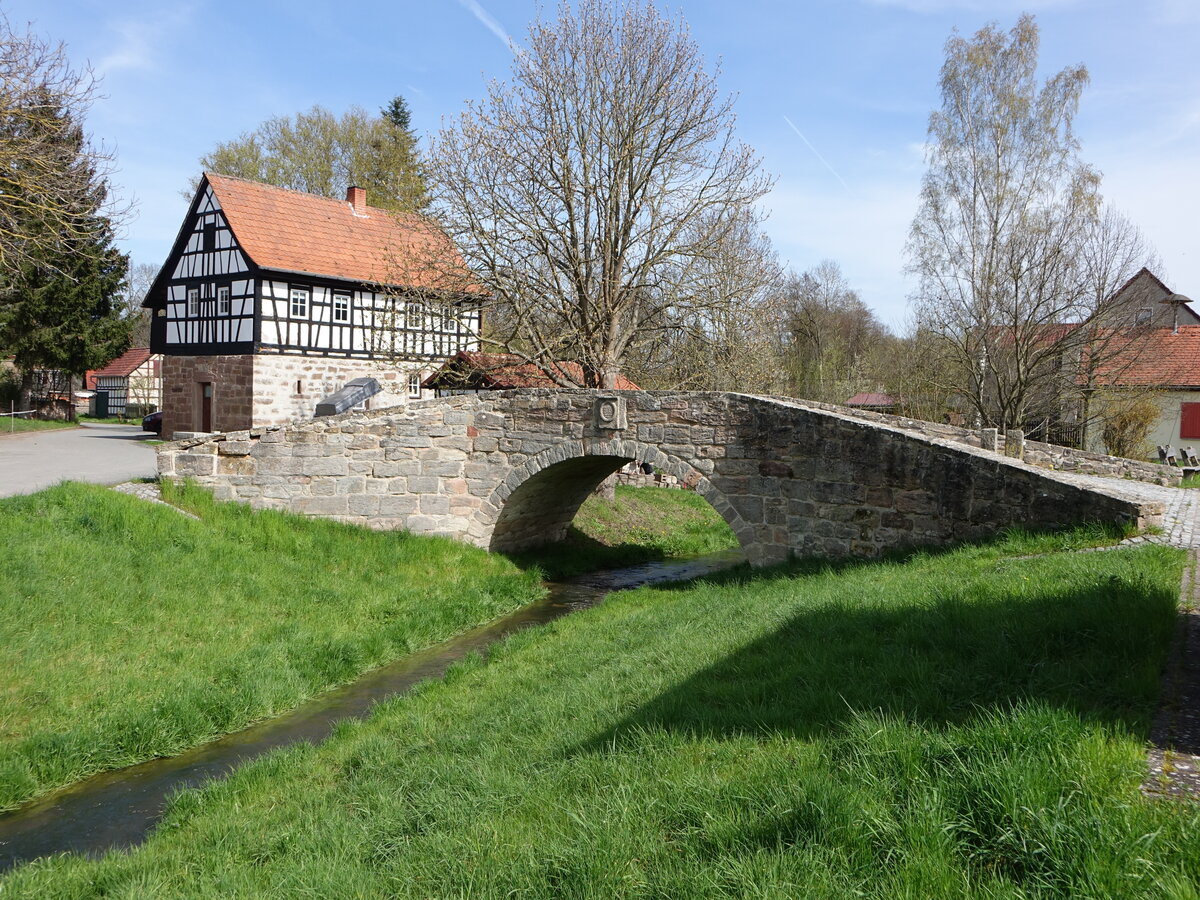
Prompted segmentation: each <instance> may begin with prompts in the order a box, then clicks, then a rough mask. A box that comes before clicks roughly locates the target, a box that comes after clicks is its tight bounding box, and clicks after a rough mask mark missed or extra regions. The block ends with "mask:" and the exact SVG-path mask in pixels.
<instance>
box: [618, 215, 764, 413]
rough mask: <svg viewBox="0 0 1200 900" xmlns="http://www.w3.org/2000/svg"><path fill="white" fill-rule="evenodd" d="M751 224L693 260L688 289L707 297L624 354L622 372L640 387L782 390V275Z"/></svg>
mask: <svg viewBox="0 0 1200 900" xmlns="http://www.w3.org/2000/svg"><path fill="white" fill-rule="evenodd" d="M757 225H758V223H757V221H756V220H755V219H754V217H752V216H747V217H746V219H745V221H744V222H743V223H742V225H741V227H740V228H739V229H738V230H737V231H735V232H732V233H731V234H730V236H729V238H728V239H727V240H725V241H723V242H722V244H721V245H720V247H719V248H718V249H717V252H716V253H714V254H713V255H712V256H711V257H708V258H706V259H704V260H701V261H700V262H699V263H698V264H697V266H696V269H695V276H694V277H695V286H694V288H693V292H694V293H697V294H704V295H707V296H708V297H709V298H710V299H711V301H712V302H711V303H709V304H707V305H705V306H703V307H700V308H692V307H689V308H688V309H687V310H686V312H687V315H686V316H679V318H677V319H676V320H675V321H673V322H669V321H668V322H664V323H662V324H664V325H667V326H670V327H665V328H663V329H661V331H660V332H659V334H660V339H659V340H654V341H648V342H645V343H644V344H643V345H641V347H639V348H636V349H635V350H633V351H632V352H631V353H630V356H629V359H628V369H629V371H630V372H631V373H632V375H633V377H634V380H635V381H636V382H637V383H638V384H639V385H641V386H642V387H654V388H669V389H685V390H699V391H742V392H746V393H755V394H779V393H783V391H784V388H785V387H786V378H785V373H784V369H783V366H782V365H781V358H780V351H781V348H782V337H783V334H784V326H785V315H784V304H783V297H782V292H781V291H780V282H781V280H782V273H781V272H780V270H779V264H778V262H777V260H776V258H775V251H774V249H773V248H772V247H771V243H770V240H769V239H768V238H767V237H766V235H764V234H763V233H762V232H761V231H759V230H758V227H757ZM668 314H671V315H675V314H677V313H676V311H675V310H668Z"/></svg>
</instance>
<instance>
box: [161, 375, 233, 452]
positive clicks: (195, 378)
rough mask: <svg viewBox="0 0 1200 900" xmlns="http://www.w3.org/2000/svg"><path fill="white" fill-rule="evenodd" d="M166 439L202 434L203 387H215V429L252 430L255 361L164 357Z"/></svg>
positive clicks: (163, 406)
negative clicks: (176, 435)
mask: <svg viewBox="0 0 1200 900" xmlns="http://www.w3.org/2000/svg"><path fill="white" fill-rule="evenodd" d="M162 374H163V405H162V410H163V430H162V433H163V436H164V437H170V436H171V435H172V434H175V433H176V432H181V431H182V432H189V431H202V430H203V429H202V428H201V424H202V423H201V406H200V404H201V400H200V385H201V384H203V383H205V382H208V383H211V384H212V386H213V399H212V415H213V421H212V429H213V430H214V431H237V430H238V429H243V428H249V427H250V423H251V422H252V421H253V420H252V419H251V412H252V408H253V399H252V384H253V377H254V368H253V357H251V356H248V355H242V356H164V357H163V364H162Z"/></svg>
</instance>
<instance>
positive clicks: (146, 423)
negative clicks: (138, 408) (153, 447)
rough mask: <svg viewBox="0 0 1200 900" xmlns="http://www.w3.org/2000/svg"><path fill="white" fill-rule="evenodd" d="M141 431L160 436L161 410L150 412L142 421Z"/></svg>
mask: <svg viewBox="0 0 1200 900" xmlns="http://www.w3.org/2000/svg"><path fill="white" fill-rule="evenodd" d="M142 431H153V432H154V433H155V434H157V435H158V436H160V437H161V436H162V410H159V411H158V412H152V413H150V415H148V416H146V417H144V418H143V419H142Z"/></svg>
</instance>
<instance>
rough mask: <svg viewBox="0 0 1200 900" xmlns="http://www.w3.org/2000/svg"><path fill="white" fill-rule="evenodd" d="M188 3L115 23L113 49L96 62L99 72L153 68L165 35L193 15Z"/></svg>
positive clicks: (112, 25) (113, 27) (107, 72)
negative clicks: (152, 15) (154, 14)
mask: <svg viewBox="0 0 1200 900" xmlns="http://www.w3.org/2000/svg"><path fill="white" fill-rule="evenodd" d="M191 11H192V10H191V7H190V6H188V5H180V6H172V7H169V8H168V10H167V11H166V12H164V13H162V14H161V15H159V16H158V17H156V18H139V19H124V20H121V21H118V22H114V23H112V24H111V25H110V26H109V28H108V30H109V31H112V32H115V33H116V38H117V40H116V42H115V46H114V48H113V49H112V50H111V51H110V52H109V53H108V54H107V55H105V56H104V57H103V58H102V59H101V60H100V62H99V63H97V65H96V69H97V72H98V74H100V75H106V74H110V73H112V72H118V71H121V70H123V69H129V70H134V71H137V70H140V69H154V68H157V66H158V54H159V53H160V52H162V50H163V47H164V45H165V43H166V40H165V38H166V35H167V34H168V33H169V32H172V31H174V30H176V29H178V28H179V27H181V26H182V25H184V24H185V23H186V22H187V21H188V20H189V19H190V17H191Z"/></svg>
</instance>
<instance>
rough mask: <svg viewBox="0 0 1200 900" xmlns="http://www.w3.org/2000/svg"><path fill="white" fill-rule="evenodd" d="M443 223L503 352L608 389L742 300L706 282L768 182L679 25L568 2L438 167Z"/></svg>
mask: <svg viewBox="0 0 1200 900" xmlns="http://www.w3.org/2000/svg"><path fill="white" fill-rule="evenodd" d="M430 170H431V174H432V181H433V190H434V195H435V200H436V201H437V204H438V210H439V213H440V214H441V216H442V218H443V220H444V222H445V223H446V225H447V227H448V229H449V231H450V233H451V235H452V237H453V238H454V239H455V240H456V241H457V242H458V244H459V246H460V247H461V248H462V250H463V253H464V255H465V257H466V260H467V263H468V264H469V265H470V267H471V268H472V269H473V270H475V271H476V272H477V273H478V274H479V277H480V278H481V280H482V281H483V283H484V285H485V287H486V288H487V291H488V293H489V295H490V297H491V313H490V316H491V322H492V328H493V331H492V333H491V334H489V335H486V337H488V338H490V339H491V340H492V341H494V342H495V343H497V344H500V345H502V346H503V347H504V348H505V349H507V350H510V351H513V352H517V353H520V354H521V355H522V356H523V357H524V358H525V359H526V360H528V361H531V362H534V363H537V364H539V365H540V366H542V368H543V369H544V370H546V371H547V372H548V373H550V374H552V376H553V377H554V378H555V379H556V380H558V381H564V380H565V379H564V378H563V375H562V370H561V369H556V368H555V367H553V366H552V365H551V364H552V363H553V362H555V361H558V360H563V359H569V360H574V361H577V362H579V363H580V365H581V368H582V371H583V381H584V383H585V385H587V386H612V385H613V384H615V383H616V378H617V375H618V374H619V373H620V372H621V370H622V368H623V367H625V366H626V364H627V362H628V361H629V359H630V358H631V356H632V355H633V354H635V353H636V352H638V350H639V348H644V347H645V346H646V344H647V343H648V342H652V341H658V340H662V339H663V336H664V335H665V334H668V333H677V332H678V330H679V329H680V328H681V327H683V325H684V323H689V322H694V321H696V320H698V319H701V318H703V317H704V316H705V315H706V314H707V313H708V312H710V311H711V310H714V309H717V308H720V307H726V306H728V304H729V303H730V302H731V300H735V301H736V300H745V299H748V298H749V297H751V296H752V295H753V294H754V292H755V290H757V288H758V286H759V284H760V282H761V278H760V276H759V274H758V273H751V274H750V277H749V278H748V279H747V280H746V283H745V284H744V285H742V286H737V285H734V284H728V283H722V284H721V285H720V286H719V287H715V286H714V284H713V282H712V280H711V279H710V278H709V277H708V275H709V274H710V272H711V268H712V265H713V261H714V260H716V259H717V258H719V257H720V256H721V254H723V253H727V252H728V251H727V250H726V249H725V245H726V244H727V243H728V242H731V241H733V242H735V243H736V242H737V241H738V240H740V238H741V236H742V235H743V233H744V229H745V228H746V227H747V220H748V219H751V220H754V219H756V217H757V213H756V212H755V209H754V207H755V204H756V202H757V201H758V200H759V199H760V198H761V197H762V196H763V195H764V194H765V192H766V191H767V190H768V188H769V185H770V181H769V179H768V178H767V177H766V176H764V175H763V174H762V173H761V171H760V164H759V159H758V157H757V155H756V154H755V153H754V152H753V151H752V150H751V149H750V148H749V147H746V146H745V145H743V144H741V143H740V142H738V141H737V139H736V138H735V137H734V116H733V100H732V98H731V97H724V98H723V97H721V96H720V95H719V93H718V89H717V84H716V76H715V74H714V73H711V72H709V71H708V70H707V69H706V68H705V66H704V62H703V60H702V58H701V56H700V53H699V50H698V48H697V47H696V45H695V43H694V42H693V41H692V40H691V39H690V38H689V36H688V34H687V31H686V28H685V26H684V24H683V23H682V21H679V22H671V21H668V20H666V19H664V18H663V17H662V16H661V15H660V14H659V13H658V12H657V10H656V9H655V8H654V6H653V4H652V3H651V2H649V0H631V2H628V3H624V4H620V5H617V4H614V3H612V2H609V0H578V2H577V3H576V4H575V5H574V6H572V5H571V4H570V3H568V2H563V3H562V4H561V5H560V7H559V16H558V20H557V21H556V22H543V21H538V22H535V23H534V24H533V25H532V26H531V27H530V32H529V40H528V46H527V47H525V48H523V49H521V50H519V51H518V52H516V53H515V54H514V60H513V78H512V82H511V83H504V84H502V83H493V84H492V85H491V86H490V87H489V89H488V96H487V99H486V100H485V101H482V102H478V103H472V104H470V105H469V107H468V109H467V110H466V111H465V112H464V113H463V114H462V116H461V117H460V118H459V119H458V121H457V122H456V123H454V124H453V125H452V126H450V127H448V128H446V129H445V130H443V132H442V133H441V134H440V136H438V138H437V139H436V140H435V141H434V143H433V146H432V148H431V151H430Z"/></svg>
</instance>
